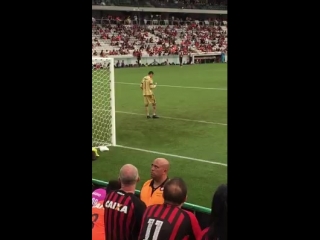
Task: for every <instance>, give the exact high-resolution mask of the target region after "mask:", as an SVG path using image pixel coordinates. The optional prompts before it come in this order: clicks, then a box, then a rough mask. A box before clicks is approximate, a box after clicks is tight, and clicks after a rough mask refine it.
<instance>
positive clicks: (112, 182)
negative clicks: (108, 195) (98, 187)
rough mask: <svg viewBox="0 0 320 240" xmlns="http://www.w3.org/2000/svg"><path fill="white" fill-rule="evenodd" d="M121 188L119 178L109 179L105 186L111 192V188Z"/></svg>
mask: <svg viewBox="0 0 320 240" xmlns="http://www.w3.org/2000/svg"><path fill="white" fill-rule="evenodd" d="M120 188H121V183H120V181H119V180H110V181H109V183H108V186H107V189H106V190H107V192H111V191H113V190H119V189H120Z"/></svg>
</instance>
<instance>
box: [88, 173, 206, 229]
mask: <svg viewBox="0 0 320 240" xmlns="http://www.w3.org/2000/svg"><path fill="white" fill-rule="evenodd" d="M92 184H93V186H94V189H97V188H100V187H106V186H107V185H108V182H104V181H101V180H98V179H92ZM136 195H137V196H138V197H139V196H140V191H139V190H136ZM182 208H183V209H185V210H188V211H190V212H193V213H194V214H195V216H196V217H197V219H198V221H199V224H200V226H201V228H202V229H204V228H206V227H208V226H209V224H210V213H211V209H209V208H206V207H202V206H198V205H195V204H191V203H187V202H186V203H185V204H184V205H183V207H182Z"/></svg>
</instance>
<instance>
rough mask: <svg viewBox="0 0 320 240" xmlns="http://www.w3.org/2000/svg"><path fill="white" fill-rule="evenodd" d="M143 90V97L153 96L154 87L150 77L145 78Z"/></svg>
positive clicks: (142, 83)
mask: <svg viewBox="0 0 320 240" xmlns="http://www.w3.org/2000/svg"><path fill="white" fill-rule="evenodd" d="M140 86H141V88H142V95H143V96H150V95H153V92H152V89H153V88H154V87H153V80H152V78H151V77H150V76H145V77H144V78H143V79H142V81H141V84H140Z"/></svg>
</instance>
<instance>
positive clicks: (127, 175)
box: [119, 164, 140, 186]
mask: <svg viewBox="0 0 320 240" xmlns="http://www.w3.org/2000/svg"><path fill="white" fill-rule="evenodd" d="M139 180H140V178H139V172H138V169H137V168H136V167H135V166H133V165H132V164H125V165H123V166H122V168H121V169H120V173H119V181H120V182H121V185H123V186H132V185H135V184H136V183H137V182H138V181H139Z"/></svg>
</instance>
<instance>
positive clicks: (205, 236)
mask: <svg viewBox="0 0 320 240" xmlns="http://www.w3.org/2000/svg"><path fill="white" fill-rule="evenodd" d="M208 231H209V227H207V228H205V229H203V230H202V232H201V234H200V235H199V236H198V238H197V240H208Z"/></svg>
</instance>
